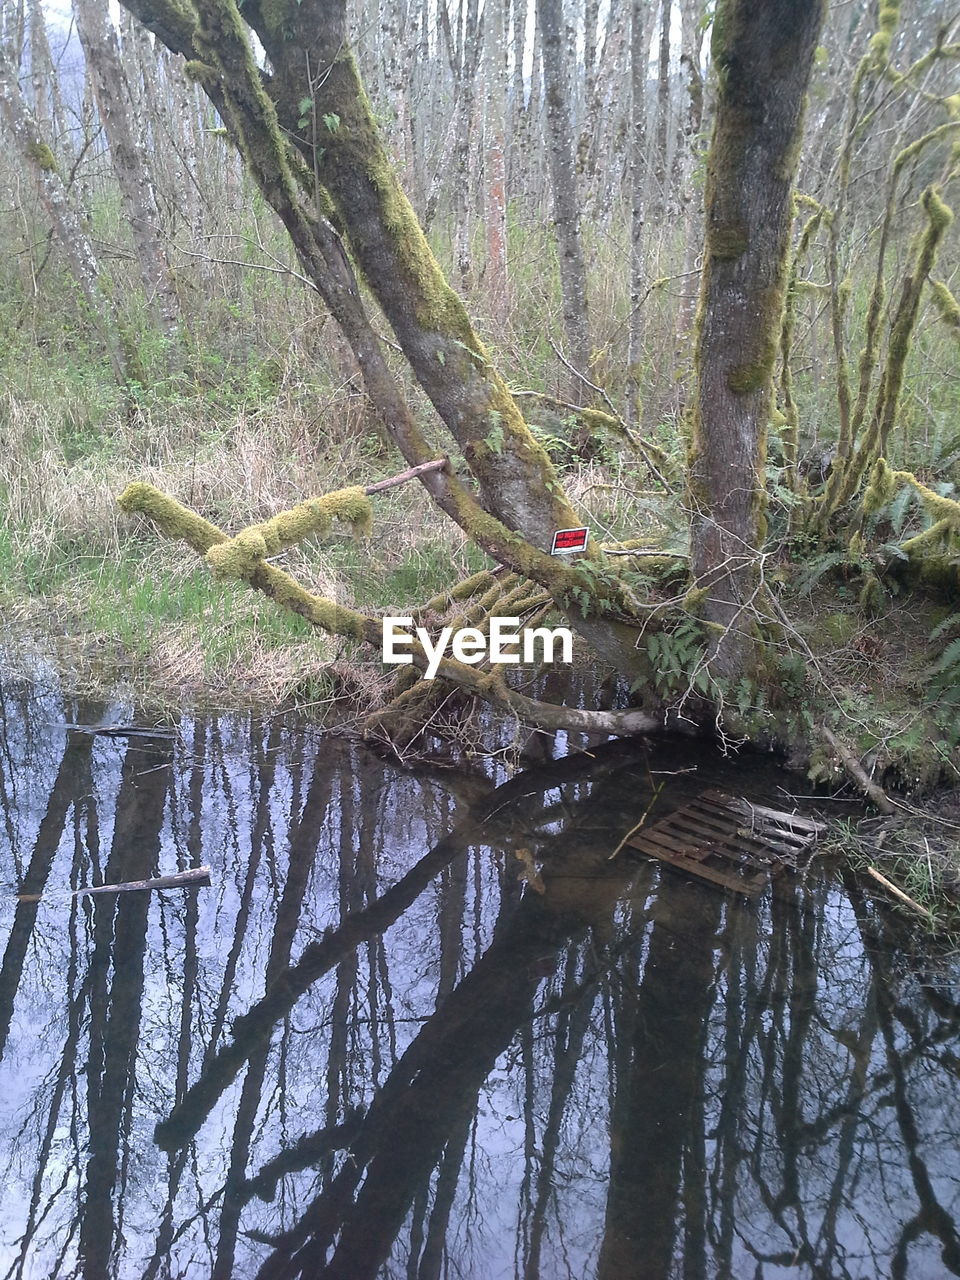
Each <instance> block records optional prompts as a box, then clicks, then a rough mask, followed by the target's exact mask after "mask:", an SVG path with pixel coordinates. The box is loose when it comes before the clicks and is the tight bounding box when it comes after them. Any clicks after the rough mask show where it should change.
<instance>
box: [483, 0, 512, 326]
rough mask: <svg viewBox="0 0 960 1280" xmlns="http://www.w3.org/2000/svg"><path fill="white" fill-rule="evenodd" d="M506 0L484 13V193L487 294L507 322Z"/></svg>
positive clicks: (494, 0) (491, 2)
mask: <svg viewBox="0 0 960 1280" xmlns="http://www.w3.org/2000/svg"><path fill="white" fill-rule="evenodd" d="M503 8H504V0H487V2H486V4H485V5H484V10H483V53H484V58H483V61H484V76H485V77H486V94H485V98H484V113H483V190H484V205H485V210H484V213H485V217H486V223H487V267H486V276H485V283H486V294H487V300H488V305H489V307H490V312H491V315H492V316H493V318H494V319H496V320H499V321H501V322H502V321H505V320H506V318H507V312H508V311H509V308H510V289H509V283H508V276H507V166H506V140H505V131H506V91H505V83H504V82H505V79H506V73H507V72H506V57H505V54H506V49H505V39H506V33H505V30H504V21H503Z"/></svg>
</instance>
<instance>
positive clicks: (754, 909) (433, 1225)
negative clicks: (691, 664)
mask: <svg viewBox="0 0 960 1280" xmlns="http://www.w3.org/2000/svg"><path fill="white" fill-rule="evenodd" d="M100 713H101V712H100V711H99V710H97V709H91V708H82V709H80V708H76V707H67V708H64V707H62V706H61V705H60V703H59V702H58V700H57V699H56V698H55V697H54V696H52V695H50V694H48V693H45V692H44V691H42V690H40V689H36V688H14V689H10V688H8V689H5V690H3V692H2V698H0V716H2V721H3V724H2V726H0V727H2V731H3V738H4V742H3V750H2V751H0V806H2V831H3V840H4V851H5V859H6V861H5V870H4V873H3V878H4V884H5V887H6V892H7V897H6V904H5V907H4V912H3V916H2V937H0V946H2V948H3V952H2V960H0V1047H2V1054H3V1056H2V1061H0V1075H2V1090H0V1125H2V1141H3V1150H4V1156H5V1161H4V1171H5V1178H4V1184H5V1193H4V1203H3V1215H2V1225H0V1233H2V1234H0V1239H2V1262H3V1274H5V1275H8V1276H10V1277H25V1276H67V1275H79V1276H82V1277H84V1278H85V1280H102V1278H103V1277H109V1276H117V1277H133V1276H136V1277H139V1276H143V1277H165V1276H183V1275H186V1276H190V1277H193V1276H203V1275H210V1276H215V1277H224V1278H225V1280H226V1278H227V1277H255V1276H257V1277H262V1278H263V1280H270V1278H272V1280H280V1278H281V1277H296V1276H319V1275H323V1276H327V1277H343V1278H345V1280H359V1278H361V1277H366V1276H370V1277H372V1276H376V1275H379V1274H382V1275H389V1276H398V1277H399V1276H404V1277H408V1278H415V1280H429V1278H431V1277H439V1276H441V1275H444V1276H446V1275H464V1276H470V1277H478V1278H484V1277H499V1276H517V1277H523V1278H524V1280H535V1278H536V1277H541V1276H542V1277H544V1278H545V1280H547V1278H550V1280H553V1278H554V1277H565V1276H570V1277H577V1278H578V1280H579V1278H580V1277H585V1276H597V1277H602V1278H603V1280H623V1278H629V1277H637V1278H639V1277H643V1278H644V1280H657V1278H659V1277H664V1278H666V1277H671V1276H680V1275H682V1276H684V1277H693V1278H696V1277H703V1278H704V1280H706V1278H707V1277H720V1276H729V1277H732V1278H739V1277H743V1276H747V1275H750V1276H757V1277H769V1278H772V1277H779V1276H785V1275H791V1276H810V1277H831V1278H833V1277H863V1278H864V1280H867V1278H869V1280H873V1278H875V1277H877V1276H880V1275H891V1276H903V1277H927V1276H929V1277H939V1276H945V1275H951V1274H953V1275H958V1274H960V1240H958V1234H957V1220H958V1200H960V1193H958V1189H957V1173H958V1156H957V1149H958V1139H960V1108H958V1107H957V1105H956V1087H957V1075H958V1063H960V1043H958V1042H960V1016H958V1013H960V1011H958V1005H957V999H956V995H955V994H954V993H953V992H952V991H951V982H953V984H954V987H955V982H956V972H955V971H954V972H953V973H951V972H949V971H948V970H947V968H946V967H945V966H943V965H940V966H939V967H936V968H935V967H934V966H933V964H932V962H931V963H929V964H928V965H927V966H926V968H923V967H921V966H920V965H919V963H918V962H912V963H910V962H908V961H907V959H906V957H905V955H904V954H903V953H902V952H899V951H897V950H896V949H894V948H893V947H892V946H891V945H890V943H889V941H885V939H884V922H883V919H882V917H881V916H880V915H879V914H878V911H877V908H876V907H875V906H874V905H873V904H871V903H869V902H866V901H864V900H863V899H862V897H861V896H860V895H859V893H858V891H857V889H856V886H855V885H853V884H850V885H847V886H846V887H844V886H842V885H841V884H839V883H834V882H830V881H829V880H827V879H826V878H821V877H820V876H819V875H811V876H810V877H809V878H808V879H807V880H805V881H800V880H793V881H783V882H782V883H781V884H780V885H779V886H778V888H777V890H776V892H775V893H773V894H768V895H767V897H766V898H765V899H763V900H761V901H760V903H759V904H757V903H753V904H751V903H748V902H746V901H745V900H741V899H735V898H732V897H730V896H725V895H723V894H721V893H719V892H716V891H714V890H712V889H709V888H705V887H700V886H695V885H691V884H688V883H686V882H685V881H684V879H683V878H682V877H680V876H678V875H676V874H675V873H673V872H671V871H666V870H661V869H660V868H658V867H654V866H651V865H650V864H649V863H647V862H644V861H640V860H638V859H633V858H631V857H630V856H628V855H623V856H620V857H618V858H616V859H615V860H613V861H612V862H611V861H610V860H609V858H608V855H609V852H610V850H611V849H612V848H613V847H614V846H615V845H616V844H617V842H618V840H619V837H620V836H621V835H622V833H623V832H624V831H625V830H626V829H627V828H628V827H629V826H630V825H632V823H633V822H635V821H636V819H637V817H638V816H639V814H640V813H642V812H643V809H644V808H645V806H646V804H647V802H648V801H649V798H650V795H651V788H652V786H653V785H654V775H655V774H656V772H657V771H659V770H662V771H669V770H672V769H676V768H678V767H680V765H681V764H684V763H685V764H687V765H689V764H690V763H691V755H690V752H691V749H690V747H689V745H680V744H678V745H676V746H671V745H669V744H666V743H657V744H656V745H655V746H651V747H650V756H649V758H648V755H647V750H646V748H645V747H644V745H643V744H639V745H638V744H608V745H606V746H600V747H592V748H591V749H590V752H589V753H580V754H572V755H570V756H567V757H565V758H563V759H558V760H546V761H545V762H542V763H539V764H535V765H531V766H530V767H528V768H526V769H524V770H523V771H522V772H519V773H516V774H514V776H513V777H510V778H509V779H506V780H504V776H503V775H501V776H497V777H493V778H488V777H486V776H484V775H483V774H481V773H477V772H474V773H464V772H458V771H455V770H446V771H443V772H437V773H434V774H432V775H429V776H415V775H414V774H413V773H412V772H402V771H400V770H398V769H396V768H394V767H393V766H391V765H388V764H385V763H384V762H382V761H380V760H378V759H376V758H374V757H373V756H371V755H370V754H369V753H367V752H365V751H362V750H360V749H359V748H357V747H355V746H351V745H349V744H347V743H344V742H342V741H338V740H336V739H333V738H324V737H321V736H319V735H318V734H317V733H316V731H312V730H310V729H309V728H304V727H302V726H298V725H296V724H295V723H292V722H291V723H284V722H282V721H279V720H275V721H272V722H270V723H267V724H264V723H260V722H257V721H250V720H243V719H237V718H220V719H209V720H191V721H187V720H185V721H184V722H183V723H182V724H181V726H180V738H179V741H178V742H176V743H171V742H168V741H166V742H165V741H163V740H159V739H158V740H156V741H151V740H144V739H140V740H133V739H131V740H130V741H129V742H125V741H124V740H118V739H105V738H101V737H91V736H90V735H89V734H77V733H67V732H66V731H65V730H64V729H63V728H61V727H58V725H59V724H60V723H62V721H63V720H64V719H67V720H70V719H78V720H82V721H84V722H89V721H91V720H94V719H96V718H98V716H99V715H100ZM694 763H696V764H697V770H696V772H695V773H693V774H685V775H680V776H678V777H676V778H674V779H670V780H669V782H668V787H667V790H666V791H665V793H664V796H663V797H662V799H661V801H660V803H662V804H672V803H677V802H680V801H681V800H682V799H683V797H684V796H685V795H688V794H689V793H690V792H691V791H693V790H696V789H699V788H700V787H702V786H705V785H721V786H726V787H727V788H728V789H730V788H734V789H738V790H740V791H746V792H747V793H748V794H753V795H755V796H757V797H761V798H762V797H768V798H773V799H774V801H776V799H777V798H778V796H777V792H776V791H775V787H776V786H777V785H778V783H779V784H784V783H786V784H789V780H788V779H786V778H784V777H782V776H779V775H776V774H774V773H773V772H768V774H767V775H766V776H764V775H762V774H761V773H760V772H758V770H757V768H756V767H755V762H754V765H752V766H751V767H750V769H749V772H748V771H747V769H746V767H745V766H744V765H743V764H739V765H738V764H737V763H735V762H734V763H724V762H722V761H717V760H714V759H711V758H708V757H706V756H703V755H701V756H699V757H697V758H696V760H695V761H694ZM651 770H653V771H654V773H653V774H651ZM530 854H532V855H533V857H534V858H535V859H536V860H537V862H538V863H539V865H540V868H541V875H542V882H543V883H542V888H543V890H544V891H543V892H542V893H541V892H538V891H537V890H538V889H539V888H540V887H541V886H539V885H537V884H535V883H532V882H531V883H528V882H527V877H528V875H529V863H530V859H529V855H530ZM202 863H209V864H211V865H212V867H213V869H214V874H213V883H212V886H211V887H209V888H203V889H199V890H196V889H194V890H188V891H183V890H180V891H175V892H169V893H165V894H159V893H157V894H152V895H150V894H124V895H118V896H115V897H114V896H101V897H97V898H83V897H80V898H76V897H72V896H70V895H69V892H68V891H69V890H70V889H75V888H79V887H83V886H84V885H89V884H91V883H95V882H106V881H115V880H124V879H136V878H143V877H147V876H150V875H155V874H159V873H161V872H164V873H165V872H168V871H171V870H174V869H179V868H185V867H189V866H198V865H201V864H202ZM18 890H19V891H20V892H22V893H23V894H25V895H26V894H32V895H36V894H40V893H43V894H44V900H43V901H42V902H39V903H37V902H35V901H34V902H29V901H16V900H15V896H14V895H15V894H16V893H17V891H18Z"/></svg>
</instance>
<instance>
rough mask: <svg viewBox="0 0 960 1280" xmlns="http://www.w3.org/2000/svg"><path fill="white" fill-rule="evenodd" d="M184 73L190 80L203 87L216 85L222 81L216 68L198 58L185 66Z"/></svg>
mask: <svg viewBox="0 0 960 1280" xmlns="http://www.w3.org/2000/svg"><path fill="white" fill-rule="evenodd" d="M183 72H184V75H185V76H186V77H187V79H188V80H193V81H194V82H195V83H196V84H199V85H201V86H203V87H206V86H208V85H215V84H217V83H218V81H219V79H220V77H219V75H218V74H217V69H216V67H211V66H209V65H208V64H207V63H206V62H201V61H199V59H197V58H194V59H192V60H191V61H190V62H185V63H184V64H183Z"/></svg>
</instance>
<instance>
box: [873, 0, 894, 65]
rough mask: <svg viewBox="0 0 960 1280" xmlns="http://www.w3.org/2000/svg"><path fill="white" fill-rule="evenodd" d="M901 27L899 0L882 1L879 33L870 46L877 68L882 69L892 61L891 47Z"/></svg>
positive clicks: (875, 35) (877, 32)
mask: <svg viewBox="0 0 960 1280" xmlns="http://www.w3.org/2000/svg"><path fill="white" fill-rule="evenodd" d="M899 25H900V3H899V0H880V13H879V15H878V24H877V28H878V29H877V31H876V33H875V34H874V35H873V36H872V38H871V40H870V45H869V55H870V57H871V58H872V60H873V64H874V66H875V67H882V66H884V65H885V64H886V63H887V62H889V60H890V46H891V45H892V43H893V37H894V36H895V35H896V34H897V27H898V26H899Z"/></svg>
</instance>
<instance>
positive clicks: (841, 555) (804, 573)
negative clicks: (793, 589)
mask: <svg viewBox="0 0 960 1280" xmlns="http://www.w3.org/2000/svg"><path fill="white" fill-rule="evenodd" d="M847 563H849V556H848V554H847V552H846V551H827V552H825V554H824V555H822V556H817V557H816V558H815V559H814V560H811V561H810V563H809V564H807V565H804V567H803V569H802V570H801V572H800V576H799V578H798V579H797V591H798V592H799V593H800V594H801V595H804V594H806V595H809V594H810V592H811V591H812V590H813V588H814V587H815V586H816V585H817V583H818V582H819V581H820V579H821V578H822V577H824V575H825V574H828V573H829V572H830V570H831V569H836V568H837V567H838V566H839V565H841V564H847Z"/></svg>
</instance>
